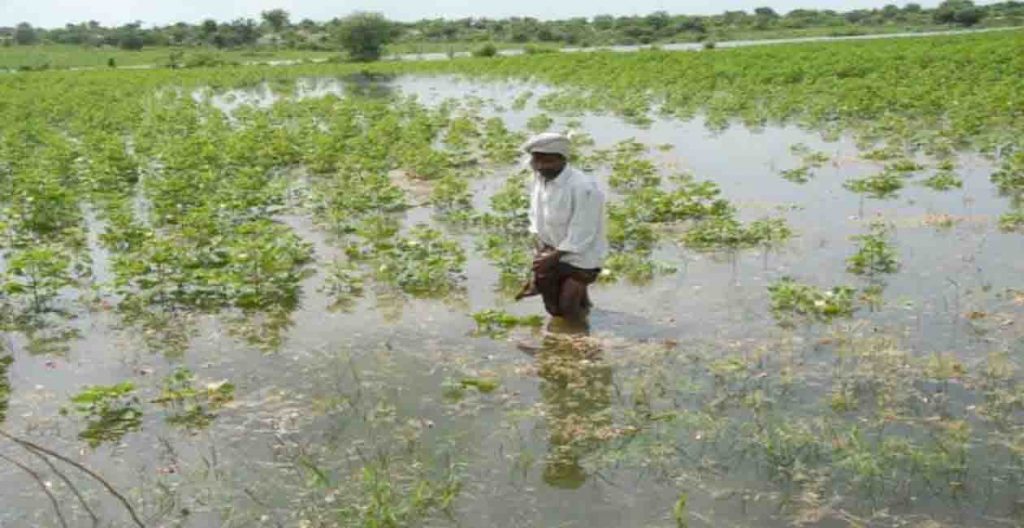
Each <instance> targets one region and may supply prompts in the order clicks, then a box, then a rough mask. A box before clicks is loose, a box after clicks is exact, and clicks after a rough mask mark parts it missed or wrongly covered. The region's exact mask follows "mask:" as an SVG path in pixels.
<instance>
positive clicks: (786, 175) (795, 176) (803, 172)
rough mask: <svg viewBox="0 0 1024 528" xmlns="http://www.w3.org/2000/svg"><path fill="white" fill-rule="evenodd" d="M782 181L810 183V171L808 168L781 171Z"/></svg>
mask: <svg viewBox="0 0 1024 528" xmlns="http://www.w3.org/2000/svg"><path fill="white" fill-rule="evenodd" d="M782 179H784V180H787V181H791V182H793V183H807V182H809V181H811V169H810V168H809V167H797V168H795V169H786V170H784V171H782Z"/></svg>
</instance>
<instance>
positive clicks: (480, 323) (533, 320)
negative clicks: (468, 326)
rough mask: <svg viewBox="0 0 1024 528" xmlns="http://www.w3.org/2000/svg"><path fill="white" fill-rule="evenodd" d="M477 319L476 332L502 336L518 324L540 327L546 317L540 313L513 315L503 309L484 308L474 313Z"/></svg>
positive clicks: (474, 318)
mask: <svg viewBox="0 0 1024 528" xmlns="http://www.w3.org/2000/svg"><path fill="white" fill-rule="evenodd" d="M473 320H474V321H476V333H477V334H478V335H486V336H490V337H502V336H505V335H507V334H508V332H509V330H511V329H512V328H515V327H517V326H525V327H530V328H539V327H540V326H541V325H542V324H544V318H543V317H541V316H539V315H525V316H518V315H512V314H509V313H506V312H503V311H501V310H494V309H490V310H484V311H481V312H476V313H474V314H473Z"/></svg>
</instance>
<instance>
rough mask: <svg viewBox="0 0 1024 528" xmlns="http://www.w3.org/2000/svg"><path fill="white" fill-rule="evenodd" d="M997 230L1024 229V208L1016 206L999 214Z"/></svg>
mask: <svg viewBox="0 0 1024 528" xmlns="http://www.w3.org/2000/svg"><path fill="white" fill-rule="evenodd" d="M999 230H1000V231H1004V232H1011V231H1022V230H1024V208H1016V209H1013V210H1011V211H1009V212H1006V213H1003V214H1002V215H1000V216H999Z"/></svg>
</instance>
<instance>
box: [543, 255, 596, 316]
mask: <svg viewBox="0 0 1024 528" xmlns="http://www.w3.org/2000/svg"><path fill="white" fill-rule="evenodd" d="M600 273H601V270H600V269H582V268H577V267H576V266H573V265H571V264H566V263H564V262H559V263H557V264H555V265H554V266H553V267H551V268H550V269H548V270H546V271H544V272H540V273H534V275H533V282H534V287H535V288H536V290H537V292H538V293H540V295H541V297H542V298H543V299H544V309H545V310H547V312H548V313H549V314H551V315H553V316H558V317H565V318H569V319H575V318H580V317H582V316H583V314H584V313H585V312H586V311H587V310H589V309H590V307H591V302H590V296H589V295H587V285H589V284H592V283H593V282H594V281H596V280H597V277H598V275H599V274H600ZM570 281H571V283H570Z"/></svg>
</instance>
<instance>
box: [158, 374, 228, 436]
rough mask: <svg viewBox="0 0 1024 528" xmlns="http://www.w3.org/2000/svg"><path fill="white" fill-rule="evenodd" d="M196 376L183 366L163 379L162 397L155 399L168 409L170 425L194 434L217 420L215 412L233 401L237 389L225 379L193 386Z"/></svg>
mask: <svg viewBox="0 0 1024 528" xmlns="http://www.w3.org/2000/svg"><path fill="white" fill-rule="evenodd" d="M194 381H195V375H194V374H193V373H192V371H190V370H189V369H187V368H184V367H180V368H178V369H176V370H175V371H174V372H173V373H171V374H170V375H168V376H167V377H166V378H165V379H164V384H163V385H164V386H163V390H162V391H161V392H160V396H159V397H158V398H156V399H155V400H153V403H157V404H160V405H163V406H165V407H167V408H169V409H170V410H171V411H172V412H171V414H169V415H168V416H167V423H169V424H171V425H174V426H178V427H183V428H185V429H186V430H188V431H190V432H195V431H198V430H200V429H205V428H206V427H208V426H209V425H210V424H211V423H212V422H213V420H214V419H215V418H216V417H217V414H216V411H218V410H220V409H221V408H223V407H224V405H226V404H227V403H229V402H231V401H232V400H233V399H234V392H235V387H234V385H232V384H230V383H228V382H227V381H226V380H223V381H218V382H214V383H208V384H206V385H205V386H203V387H201V388H196V387H195V385H194Z"/></svg>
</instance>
